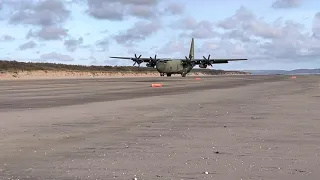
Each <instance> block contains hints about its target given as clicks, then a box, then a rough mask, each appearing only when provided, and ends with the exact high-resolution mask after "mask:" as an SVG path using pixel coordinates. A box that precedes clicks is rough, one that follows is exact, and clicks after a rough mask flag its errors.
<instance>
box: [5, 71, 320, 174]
mask: <svg viewBox="0 0 320 180" xmlns="http://www.w3.org/2000/svg"><path fill="white" fill-rule="evenodd" d="M153 83H161V84H163V87H162V88H151V87H150V86H151V84H153ZM319 100H320V76H297V78H296V79H292V78H291V76H250V75H248V76H241V75H238V76H207V77H200V80H196V79H195V77H187V78H181V77H171V78H168V77H152V78H146V77H140V78H106V79H103V78H99V79H71V80H68V79H56V80H21V81H20V80H14V81H1V82H0V179H1V180H2V179H20V180H26V179H28V180H37V179H39V180H40V179H41V180H51V179H59V180H73V179H75V180H76V179H85V180H87V179H88V180H89V179H90V180H91V179H92V180H95V179H99V180H100V179H101V180H106V179H121V180H130V179H133V178H134V177H136V178H137V179H138V180H140V179H146V180H147V179H148V180H150V179H161V180H162V179H165V180H169V179H173V180H181V179H184V180H187V179H219V180H241V179H242V180H260V179H263V180H269V179H277V180H278V179H288V180H289V179H290V180H301V179H303V180H309V179H310V180H316V179H319V177H320V171H319V170H320V164H319V163H320V101H319ZM205 172H207V173H205Z"/></svg>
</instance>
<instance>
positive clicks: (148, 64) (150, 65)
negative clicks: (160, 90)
mask: <svg viewBox="0 0 320 180" xmlns="http://www.w3.org/2000/svg"><path fill="white" fill-rule="evenodd" d="M146 66H147V67H154V66H155V64H153V63H147V64H146Z"/></svg>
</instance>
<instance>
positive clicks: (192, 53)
mask: <svg viewBox="0 0 320 180" xmlns="http://www.w3.org/2000/svg"><path fill="white" fill-rule="evenodd" d="M193 58H194V39H193V38H192V40H191V46H190V52H189V59H190V60H192V59H193Z"/></svg>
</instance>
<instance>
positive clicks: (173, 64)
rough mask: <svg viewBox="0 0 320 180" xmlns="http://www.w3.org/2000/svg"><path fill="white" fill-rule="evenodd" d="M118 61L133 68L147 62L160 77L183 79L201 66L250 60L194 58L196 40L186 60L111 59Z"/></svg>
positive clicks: (155, 58) (192, 43)
mask: <svg viewBox="0 0 320 180" xmlns="http://www.w3.org/2000/svg"><path fill="white" fill-rule="evenodd" d="M110 58H117V59H130V60H132V61H134V64H133V66H134V65H135V64H136V63H137V64H138V65H139V67H140V64H141V63H143V62H145V63H147V64H146V66H147V67H153V68H154V67H156V68H157V71H158V72H159V73H160V76H164V75H165V74H167V76H168V77H170V76H171V75H172V74H181V76H182V77H186V75H187V74H188V73H189V72H190V71H191V70H192V69H193V67H194V66H196V65H199V67H200V68H207V66H212V64H221V63H229V61H243V60H248V59H210V55H209V56H208V58H206V57H204V56H203V59H195V58H194V38H192V40H191V46H190V52H189V58H188V57H187V56H185V59H172V58H157V55H155V56H154V58H152V57H150V58H141V55H140V56H139V57H137V55H136V54H135V57H134V58H132V57H110Z"/></svg>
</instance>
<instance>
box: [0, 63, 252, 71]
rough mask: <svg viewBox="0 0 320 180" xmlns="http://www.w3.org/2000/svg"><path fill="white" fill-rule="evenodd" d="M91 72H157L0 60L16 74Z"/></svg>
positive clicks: (7, 69)
mask: <svg viewBox="0 0 320 180" xmlns="http://www.w3.org/2000/svg"><path fill="white" fill-rule="evenodd" d="M39 70H40V71H91V72H97V71H100V72H137V73H139V72H144V73H146V72H156V71H157V70H156V69H155V68H150V67H139V68H138V67H134V66H94V65H92V66H85V65H69V64H60V63H38V62H18V61H7V60H0V72H16V71H39ZM191 72H198V73H203V74H207V75H220V74H251V73H248V72H242V71H224V70H212V69H193V70H192V71H191Z"/></svg>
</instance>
